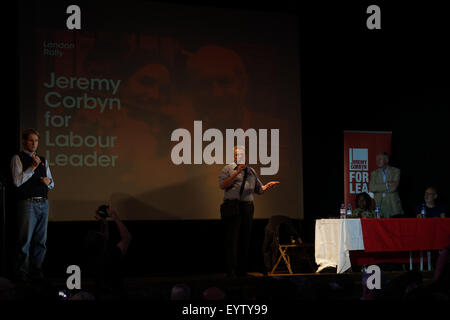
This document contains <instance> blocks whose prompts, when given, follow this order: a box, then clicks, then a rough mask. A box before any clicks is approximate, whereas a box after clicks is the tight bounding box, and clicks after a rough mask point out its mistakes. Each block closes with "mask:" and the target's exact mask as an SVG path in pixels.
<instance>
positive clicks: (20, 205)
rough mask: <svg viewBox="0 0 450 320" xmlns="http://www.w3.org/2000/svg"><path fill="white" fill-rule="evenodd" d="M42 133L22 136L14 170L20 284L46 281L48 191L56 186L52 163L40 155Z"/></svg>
mask: <svg viewBox="0 0 450 320" xmlns="http://www.w3.org/2000/svg"><path fill="white" fill-rule="evenodd" d="M38 144H39V133H38V132H37V131H36V130H35V129H31V128H30V129H26V130H24V132H23V133H22V146H23V151H21V152H19V154H16V155H14V156H13V158H12V160H11V170H12V178H13V183H14V186H15V187H16V190H15V191H16V198H17V223H18V243H17V244H18V250H19V251H18V253H17V258H16V264H15V276H16V278H17V280H18V281H24V282H27V281H29V280H42V279H43V272H42V263H43V261H44V258H45V254H46V249H47V247H46V241H47V224H48V211H49V204H48V198H47V195H48V190H50V189H53V188H54V186H55V184H54V182H53V178H52V175H51V172H50V168H49V165H48V161H47V160H45V159H44V158H43V157H40V156H38V155H37V153H36V150H37V147H38Z"/></svg>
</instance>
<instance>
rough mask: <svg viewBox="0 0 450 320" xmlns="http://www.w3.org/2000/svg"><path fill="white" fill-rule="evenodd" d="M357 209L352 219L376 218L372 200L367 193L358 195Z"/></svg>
mask: <svg viewBox="0 0 450 320" xmlns="http://www.w3.org/2000/svg"><path fill="white" fill-rule="evenodd" d="M355 201H356V208H355V210H353V212H352V216H351V217H352V218H376V214H375V212H374V211H373V210H372V198H371V197H370V196H369V195H368V194H367V193H365V192H361V193H358V194H357V195H356V199H355Z"/></svg>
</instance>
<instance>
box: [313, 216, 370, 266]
mask: <svg viewBox="0 0 450 320" xmlns="http://www.w3.org/2000/svg"><path fill="white" fill-rule="evenodd" d="M314 246H315V250H314V251H315V258H316V263H317V265H318V266H319V268H318V269H317V271H316V272H320V271H321V270H323V269H324V268H327V267H335V268H336V269H337V273H343V272H345V271H346V270H348V269H349V268H350V267H351V263H350V253H349V251H350V250H364V241H363V236H362V229H361V220H360V219H319V220H316V235H315V244H314Z"/></svg>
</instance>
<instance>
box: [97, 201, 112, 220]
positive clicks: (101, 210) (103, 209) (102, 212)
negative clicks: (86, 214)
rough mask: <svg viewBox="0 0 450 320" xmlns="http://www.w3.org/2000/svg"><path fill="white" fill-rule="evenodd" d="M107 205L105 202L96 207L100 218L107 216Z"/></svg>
mask: <svg viewBox="0 0 450 320" xmlns="http://www.w3.org/2000/svg"><path fill="white" fill-rule="evenodd" d="M108 207H109V206H108V205H106V204H102V205H101V206H100V207H98V209H97V214H98V215H99V216H100V217H101V218H102V219H106V218H108V217H109V215H108V211H107V210H108Z"/></svg>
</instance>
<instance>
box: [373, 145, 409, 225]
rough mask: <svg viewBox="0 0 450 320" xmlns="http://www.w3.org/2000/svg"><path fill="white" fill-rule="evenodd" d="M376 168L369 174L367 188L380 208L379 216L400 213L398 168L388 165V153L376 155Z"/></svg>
mask: <svg viewBox="0 0 450 320" xmlns="http://www.w3.org/2000/svg"><path fill="white" fill-rule="evenodd" d="M376 163H377V167H378V169H377V170H374V171H372V173H371V174H370V183H369V190H370V192H372V193H373V194H374V199H375V203H376V204H377V205H379V206H380V208H381V217H382V218H390V217H392V216H395V215H402V214H403V209H402V203H401V201H400V196H399V194H398V185H399V183H400V169H397V168H394V167H391V166H389V155H388V154H387V153H384V152H383V153H379V154H377V157H376Z"/></svg>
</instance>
